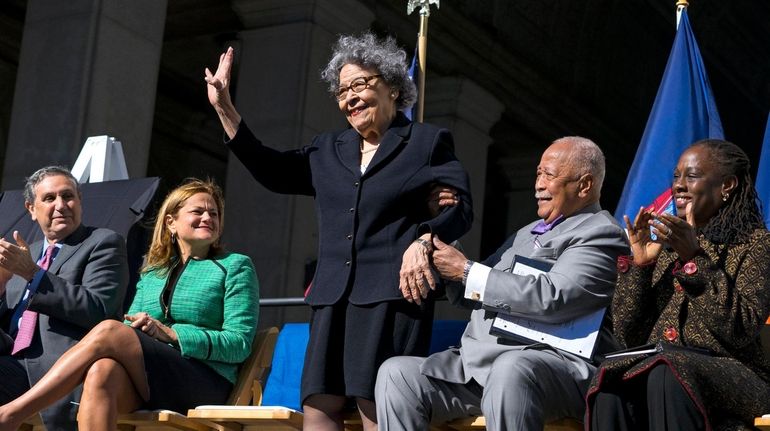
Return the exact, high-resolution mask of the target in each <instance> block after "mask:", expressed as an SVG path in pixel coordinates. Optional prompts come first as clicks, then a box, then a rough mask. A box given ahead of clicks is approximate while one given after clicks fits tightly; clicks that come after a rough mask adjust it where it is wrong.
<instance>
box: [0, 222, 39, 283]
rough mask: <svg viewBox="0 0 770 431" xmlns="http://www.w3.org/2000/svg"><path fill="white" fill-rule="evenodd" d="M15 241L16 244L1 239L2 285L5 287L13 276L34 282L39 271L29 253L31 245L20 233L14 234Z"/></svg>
mask: <svg viewBox="0 0 770 431" xmlns="http://www.w3.org/2000/svg"><path fill="white" fill-rule="evenodd" d="M13 239H14V241H15V242H16V244H14V243H12V242H10V241H8V240H6V239H5V238H0V284H2V285H3V286H4V285H5V282H7V281H8V280H10V279H11V277H13V274H16V275H18V276H20V277H23V278H24V279H25V280H32V277H34V276H35V273H36V272H37V270H38V269H39V267H38V266H37V264H36V263H35V261H34V260H33V259H32V255H31V254H30V253H29V245H27V242H26V241H24V238H22V237H21V235H20V234H19V231H14V232H13Z"/></svg>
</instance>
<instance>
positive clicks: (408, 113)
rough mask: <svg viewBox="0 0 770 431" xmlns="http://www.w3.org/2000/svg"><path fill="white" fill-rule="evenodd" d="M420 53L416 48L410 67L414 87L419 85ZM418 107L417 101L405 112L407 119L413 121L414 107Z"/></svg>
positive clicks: (410, 76) (410, 77)
mask: <svg viewBox="0 0 770 431" xmlns="http://www.w3.org/2000/svg"><path fill="white" fill-rule="evenodd" d="M418 56H419V53H418V52H417V47H416V46H415V48H414V56H413V57H412V64H411V65H410V66H409V79H411V80H412V82H414V85H417V74H418V73H419V70H418V68H417V61H418ZM415 106H417V101H416V100H415V101H414V105H412V106H411V107H409V108H408V109H405V110H404V114H406V118H408V119H410V120H412V119H413V118H414V114H415V112H414V107H415Z"/></svg>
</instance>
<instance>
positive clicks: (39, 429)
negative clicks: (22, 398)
mask: <svg viewBox="0 0 770 431" xmlns="http://www.w3.org/2000/svg"><path fill="white" fill-rule="evenodd" d="M18 431H46V429H45V425H43V419H42V418H41V417H40V414H39V413H35V414H34V415H32V416H30V417H29V418H27V420H25V421H24V423H23V424H21V426H19V428H18Z"/></svg>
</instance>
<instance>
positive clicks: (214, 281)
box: [126, 253, 259, 383]
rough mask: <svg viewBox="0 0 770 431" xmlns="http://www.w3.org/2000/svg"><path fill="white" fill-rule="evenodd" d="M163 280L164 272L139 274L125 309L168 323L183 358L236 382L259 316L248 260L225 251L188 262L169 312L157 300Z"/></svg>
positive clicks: (182, 271)
mask: <svg viewBox="0 0 770 431" xmlns="http://www.w3.org/2000/svg"><path fill="white" fill-rule="evenodd" d="M167 279H168V273H165V274H162V275H161V274H158V272H157V271H149V272H147V273H145V274H143V275H142V278H141V279H140V280H139V283H137V286H136V296H135V297H134V301H133V302H132V303H131V307H130V308H129V310H128V313H129V314H134V313H139V312H142V311H143V312H146V313H147V314H149V315H150V316H152V317H154V318H156V319H158V320H160V321H161V322H163V324H165V325H168V326H171V327H172V328H173V329H174V331H176V334H177V336H178V337H179V349H180V350H181V352H182V356H184V357H186V358H195V359H198V360H200V361H202V362H203V363H205V364H206V365H208V366H210V367H211V368H213V369H214V371H216V372H217V373H219V374H220V375H222V376H223V377H225V378H226V379H228V380H229V381H230V382H233V383H235V379H236V377H237V374H238V366H239V365H240V363H241V362H243V361H244V360H245V359H246V357H247V356H249V352H250V350H251V342H252V339H253V338H254V334H255V332H256V328H257V318H258V316H259V283H258V281H257V276H256V272H255V271H254V265H253V264H252V263H251V259H249V258H248V257H247V256H244V255H242V254H237V253H224V254H222V255H220V256H216V257H214V258H209V259H203V260H194V259H190V260H188V261H187V263H186V264H185V266H184V267H183V268H182V269H181V272H180V274H179V278H178V280H177V283H176V286H175V287H174V288H173V291H172V292H171V298H170V301H169V302H170V306H169V307H168V310H166V309H165V307H163V304H162V303H161V294H162V292H163V288H164V287H165V286H166V281H167ZM126 323H129V322H126Z"/></svg>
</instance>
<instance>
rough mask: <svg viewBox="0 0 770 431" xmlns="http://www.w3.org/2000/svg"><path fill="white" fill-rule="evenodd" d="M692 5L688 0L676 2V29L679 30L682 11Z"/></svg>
mask: <svg viewBox="0 0 770 431" xmlns="http://www.w3.org/2000/svg"><path fill="white" fill-rule="evenodd" d="M687 6H690V3H689V2H688V1H687V0H677V2H676V28H677V30H678V29H679V20H680V19H681V18H682V11H683V10H685V9H687Z"/></svg>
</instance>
